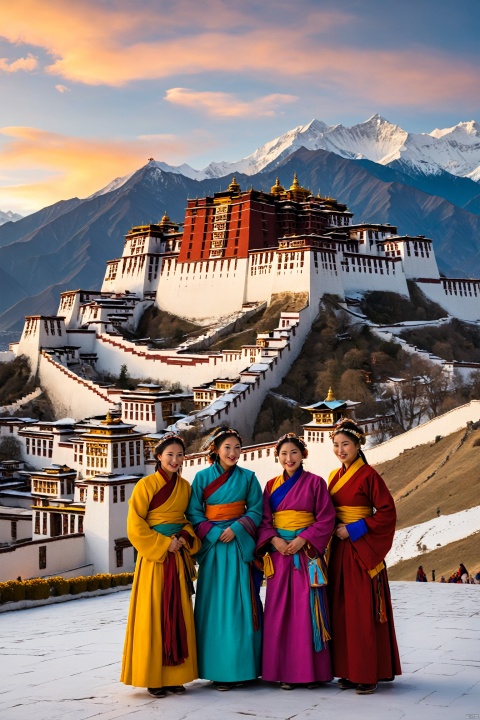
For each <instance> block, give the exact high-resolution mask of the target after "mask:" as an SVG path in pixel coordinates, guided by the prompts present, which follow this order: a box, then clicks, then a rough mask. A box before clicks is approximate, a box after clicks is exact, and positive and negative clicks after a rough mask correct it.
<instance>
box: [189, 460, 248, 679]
mask: <svg viewBox="0 0 480 720" xmlns="http://www.w3.org/2000/svg"><path fill="white" fill-rule="evenodd" d="M222 472H223V470H222V468H221V467H220V465H218V464H215V465H212V467H210V468H207V469H205V470H201V471H200V472H198V473H197V474H196V475H195V479H194V481H193V484H192V496H191V498H190V502H189V505H188V508H187V512H186V515H187V517H188V519H189V520H190V522H191V523H192V524H193V525H194V526H198V525H200V524H201V523H205V522H208V520H207V518H206V516H205V503H204V501H203V491H204V488H205V487H206V486H207V485H209V484H210V482H212V481H213V480H214V479H215V478H217V477H218V476H219V475H221V474H222ZM238 500H245V506H246V510H245V515H244V516H243V518H244V519H243V521H242V522H239V519H237V520H233V521H232V520H226V521H222V522H215V523H214V524H213V525H212V527H211V528H210V530H209V531H208V532H207V534H206V535H205V536H204V537H203V540H202V547H201V550H200V551H199V552H198V553H197V555H196V558H197V560H198V563H199V566H200V567H199V572H198V581H197V592H196V599H195V627H196V633H197V652H198V671H199V676H200V677H201V678H206V679H209V680H215V681H220V682H241V681H245V680H253V679H254V678H257V677H258V676H259V675H260V670H261V631H260V630H257V631H255V630H254V625H253V611H252V597H251V587H250V563H252V561H253V553H254V550H255V537H252V534H251V532H250V533H249V532H248V530H247V529H246V528H247V527H249V528H250V530H251V531H252V529H253V530H254V529H255V528H256V527H258V525H259V524H260V521H261V519H262V491H261V488H260V484H259V482H258V480H257V478H256V475H255V473H253V472H251V471H250V470H246V469H244V468H240V467H238V466H236V467H235V470H234V472H233V473H232V475H231V476H230V477H229V479H228V480H227V481H226V483H224V485H222V487H220V488H219V489H218V490H216V491H215V492H214V493H213V494H212V495H211V496H210V497H209V498H208V504H209V505H221V504H226V503H232V502H235V501H238ZM204 527H205V525H204ZM228 527H231V528H232V530H233V532H234V533H235V537H234V539H233V540H232V541H231V542H229V543H224V542H221V541H220V540H219V537H220V535H221V534H222V532H223V530H225V528H228Z"/></svg>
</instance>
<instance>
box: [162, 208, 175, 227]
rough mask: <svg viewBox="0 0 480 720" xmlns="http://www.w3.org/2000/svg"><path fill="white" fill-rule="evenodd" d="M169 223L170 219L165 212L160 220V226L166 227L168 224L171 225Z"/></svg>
mask: <svg viewBox="0 0 480 720" xmlns="http://www.w3.org/2000/svg"><path fill="white" fill-rule="evenodd" d="M171 222H172V221H171V220H170V218H169V217H168V215H167V211H166V210H165V213H164V215H163V217H162V219H161V220H160V225H168V224H169V223H171Z"/></svg>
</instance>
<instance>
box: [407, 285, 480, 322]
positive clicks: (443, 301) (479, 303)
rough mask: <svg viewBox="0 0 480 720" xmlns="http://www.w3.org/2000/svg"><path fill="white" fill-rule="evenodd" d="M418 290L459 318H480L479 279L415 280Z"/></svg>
mask: <svg viewBox="0 0 480 720" xmlns="http://www.w3.org/2000/svg"><path fill="white" fill-rule="evenodd" d="M415 282H416V284H417V285H418V287H419V288H420V290H421V291H422V292H423V293H424V294H425V295H426V296H427V297H428V298H429V299H430V300H433V301H434V302H436V303H438V304H439V305H441V306H442V307H443V308H444V309H445V310H446V311H447V312H448V313H449V315H453V316H454V317H457V318H459V319H460V320H467V321H475V320H480V280H467V279H461V280H460V279H458V280H456V279H454V280H452V279H449V278H440V279H438V280H429V281H424V280H423V279H422V278H420V279H419V280H416V281H415Z"/></svg>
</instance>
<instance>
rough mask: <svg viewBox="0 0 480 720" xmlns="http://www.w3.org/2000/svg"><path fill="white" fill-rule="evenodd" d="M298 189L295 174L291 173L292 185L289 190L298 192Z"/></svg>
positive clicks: (298, 184)
mask: <svg viewBox="0 0 480 720" xmlns="http://www.w3.org/2000/svg"><path fill="white" fill-rule="evenodd" d="M299 189H300V183H299V182H298V177H297V173H293V183H292V185H291V187H290V190H299Z"/></svg>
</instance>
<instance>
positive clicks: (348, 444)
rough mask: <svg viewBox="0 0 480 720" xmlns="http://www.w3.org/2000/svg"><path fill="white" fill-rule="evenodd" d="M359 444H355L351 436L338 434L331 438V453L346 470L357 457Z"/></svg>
mask: <svg viewBox="0 0 480 720" xmlns="http://www.w3.org/2000/svg"><path fill="white" fill-rule="evenodd" d="M359 449H360V443H358V442H355V439H354V438H353V437H352V436H351V435H347V434H346V433H342V432H339V433H337V434H336V435H335V437H334V438H333V452H334V453H335V455H336V456H337V458H338V459H339V460H340V462H341V463H343V465H345V467H346V468H349V467H350V465H351V464H352V463H354V462H355V460H356V459H357V457H358V451H359Z"/></svg>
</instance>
